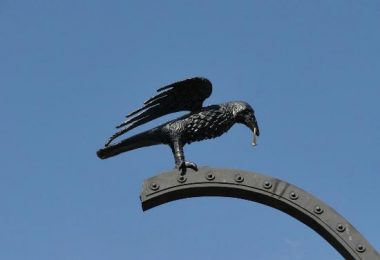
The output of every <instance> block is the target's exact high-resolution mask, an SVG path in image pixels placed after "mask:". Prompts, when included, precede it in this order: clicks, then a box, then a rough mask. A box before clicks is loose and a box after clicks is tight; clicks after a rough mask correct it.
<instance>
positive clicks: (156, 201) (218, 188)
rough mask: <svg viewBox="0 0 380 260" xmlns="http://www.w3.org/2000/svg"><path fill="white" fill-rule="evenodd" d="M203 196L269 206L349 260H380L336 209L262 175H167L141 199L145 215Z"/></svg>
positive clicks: (148, 184)
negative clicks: (147, 212) (183, 200)
mask: <svg viewBox="0 0 380 260" xmlns="http://www.w3.org/2000/svg"><path fill="white" fill-rule="evenodd" d="M199 196H223V197H235V198H241V199H246V200H250V201H254V202H258V203H262V204H265V205H268V206H270V207H273V208H276V209H278V210H281V211H283V212H285V213H287V214H288V215H290V216H292V217H294V218H296V219H297V220H299V221H301V222H303V223H304V224H306V225H307V226H309V227H310V228H312V229H313V230H315V231H316V232H317V233H318V234H319V235H321V236H322V237H323V238H324V239H325V240H326V241H327V242H329V243H330V244H331V245H332V246H333V247H334V248H335V249H336V250H337V251H338V252H339V253H340V254H341V255H342V256H343V257H344V258H345V259H369V260H372V259H373V260H375V259H380V256H379V254H378V252H376V250H375V249H374V248H373V247H372V246H371V245H370V244H369V242H368V241H367V240H366V239H365V238H364V237H363V236H362V235H361V234H360V233H359V232H358V231H357V230H356V229H355V228H354V227H353V226H352V225H351V224H350V223H349V222H348V221H347V220H345V219H344V218H343V217H342V216H340V215H339V214H338V213H337V212H336V211H335V210H334V209H332V208H331V207H329V206H328V205H326V204H325V203H324V202H322V201H320V200H319V199H317V198H315V197H314V196H313V195H311V194H310V193H308V192H306V191H304V190H302V189H300V188H298V187H296V186H294V185H292V184H289V183H287V182H285V181H282V180H279V179H275V178H272V177H269V176H265V175H261V174H258V173H250V172H245V171H240V170H227V169H214V168H209V167H201V168H200V169H199V170H198V171H197V172H195V171H192V170H189V171H188V173H187V174H186V175H180V174H179V172H178V171H171V172H165V173H162V174H160V175H158V176H155V177H152V178H150V179H148V180H146V181H145V182H144V185H143V189H142V192H141V196H140V198H141V203H142V208H143V210H144V211H145V210H148V209H150V208H153V207H156V206H159V205H161V204H164V203H167V202H170V201H173V200H178V199H183V198H191V197H199Z"/></svg>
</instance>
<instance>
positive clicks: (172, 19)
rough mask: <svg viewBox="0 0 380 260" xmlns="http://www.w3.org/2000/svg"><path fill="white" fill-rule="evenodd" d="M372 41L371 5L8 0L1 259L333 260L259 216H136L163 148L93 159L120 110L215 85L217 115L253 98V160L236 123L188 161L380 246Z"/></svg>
mask: <svg viewBox="0 0 380 260" xmlns="http://www.w3.org/2000/svg"><path fill="white" fill-rule="evenodd" d="M379 28H380V2H379V1H353V0H352V1H350V0H346V1H341V0H335V1H292V0H291V1H122V0H120V1H117V0H109V1H98V0H83V1H77V0H75V1H74V0H65V1H58V0H45V1H42V0H34V1H17V0H16V1H14V0H12V1H11V0H0V74H1V76H0V118H1V128H0V136H1V144H2V149H1V151H0V259H4V260H25V259H30V260H32V259H33V260H34V259H36V260H50V259H56V260H82V259H91V260H97V259H115V260H117V259H142V260H145V259H162V260H166V259H183V260H187V259H221V260H224V259H340V258H341V257H340V255H339V254H338V253H337V252H336V251H335V249H333V248H332V247H331V246H330V245H329V244H328V243H327V242H326V241H325V240H323V239H322V238H321V237H320V236H319V235H317V234H316V233H315V232H314V231H313V230H311V229H310V228H308V227H307V226H305V225H303V224H302V223H300V222H298V221H296V220H295V219H293V218H291V217H290V216H288V215H286V214H284V213H282V212H280V211H278V210H275V209H272V208H270V207H267V206H264V205H261V204H257V203H251V202H247V201H244V200H238V199H232V198H194V199H186V200H181V201H175V202H171V203H168V204H165V205H163V206H160V207H157V208H154V209H151V210H149V211H147V212H145V213H144V212H142V210H141V205H140V201H139V194H140V189H141V185H142V183H143V181H144V179H147V178H149V177H151V176H154V175H156V174H159V173H160V172H162V171H166V170H170V169H172V167H173V163H174V162H173V158H172V154H171V152H170V149H169V148H168V147H166V146H155V147H150V148H146V149H140V150H135V151H132V152H129V153H125V154H123V155H120V156H118V157H115V158H112V159H108V160H105V161H102V160H99V159H98V158H97V157H96V155H95V152H96V150H97V149H98V148H100V147H101V146H102V145H103V144H104V142H105V141H106V139H107V138H108V137H109V136H110V135H112V134H113V133H114V131H115V129H114V126H115V125H117V124H118V123H120V122H121V121H123V118H124V116H125V115H126V114H127V113H129V112H131V111H133V110H134V109H136V108H138V107H139V106H141V105H142V102H143V101H144V100H146V99H147V98H148V97H150V96H152V95H154V94H155V90H156V89H157V88H159V87H162V86H164V85H166V84H169V83H172V82H174V81H177V80H182V79H185V78H188V77H193V76H204V77H207V78H208V79H210V80H211V81H212V82H213V86H214V89H213V94H212V96H211V97H210V98H209V99H208V100H207V101H206V103H207V104H214V103H221V102H225V101H230V100H245V101H247V102H249V103H250V104H251V105H252V106H253V107H254V109H255V111H256V116H257V119H258V121H259V124H260V130H261V136H260V138H259V139H258V143H259V144H258V146H257V147H255V148H253V147H252V146H251V144H250V143H251V139H252V134H251V132H250V131H249V130H248V129H247V128H245V127H244V126H234V127H233V128H232V129H231V130H230V131H229V132H228V133H227V134H226V135H224V136H222V137H220V138H218V139H215V140H212V141H204V142H200V143H194V144H192V145H191V146H186V147H185V152H186V156H187V159H189V160H191V161H194V162H196V163H197V164H198V165H199V166H203V165H208V166H211V167H226V168H236V169H241V170H246V171H255V172H260V173H263V174H266V175H270V176H273V177H276V178H279V179H283V180H285V181H287V182H290V183H293V184H295V185H297V186H299V187H301V188H302V189H304V190H306V191H308V192H310V193H312V194H314V195H315V196H316V197H318V198H319V199H321V200H323V201H324V202H326V203H327V204H329V205H330V206H332V207H333V208H335V209H336V210H337V211H338V212H339V213H340V214H341V215H342V216H344V217H345V218H346V219H347V220H348V221H349V222H350V223H351V224H353V225H354V226H355V227H356V228H357V229H358V230H359V232H361V233H362V234H363V235H364V236H365V237H366V238H367V240H369V241H370V243H371V244H372V245H373V246H374V247H375V248H377V249H379V248H380V236H379V234H380V225H379V219H380V204H379V202H378V200H379V196H380V190H379V183H380V176H379V172H380V160H379V155H380V134H379V129H380V117H379V111H380V103H379V97H380V87H379V84H380V73H379V71H380V47H379V46H380V30H379ZM159 122H163V121H162V120H158V121H155V122H153V123H151V124H148V125H146V126H143V127H140V128H138V129H135V130H134V131H132V133H131V134H133V133H137V132H139V131H141V130H144V129H148V128H149V127H151V126H153V125H157V124H158V123H159ZM232 151H233V152H232Z"/></svg>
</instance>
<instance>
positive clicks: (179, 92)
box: [97, 77, 260, 172]
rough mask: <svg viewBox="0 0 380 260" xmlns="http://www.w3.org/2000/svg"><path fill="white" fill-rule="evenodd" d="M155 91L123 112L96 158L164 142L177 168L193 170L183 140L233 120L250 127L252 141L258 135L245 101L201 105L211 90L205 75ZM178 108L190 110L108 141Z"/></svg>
mask: <svg viewBox="0 0 380 260" xmlns="http://www.w3.org/2000/svg"><path fill="white" fill-rule="evenodd" d="M157 92H158V94H157V95H156V96H154V97H152V98H150V99H148V100H147V101H145V102H144V106H143V107H142V108H140V109H138V110H136V111H134V112H132V113H130V114H129V115H127V117H126V120H125V121H124V122H123V123H122V124H120V125H118V126H117V128H120V130H119V131H118V132H116V133H115V134H114V135H112V136H111V137H110V138H109V140H108V141H107V143H106V144H105V147H104V148H102V149H100V150H98V151H97V155H98V157H99V158H101V159H106V158H109V157H112V156H115V155H118V154H120V153H123V152H127V151H130V150H134V149H137V148H141V147H145V146H151V145H157V144H166V145H169V146H170V148H171V149H172V152H173V155H174V160H175V167H176V168H177V169H179V170H181V171H182V172H186V168H192V169H194V170H197V165H196V164H195V163H193V162H188V161H185V155H184V152H183V147H184V146H185V144H190V143H192V142H195V141H201V140H205V139H210V138H215V137H218V136H220V135H222V134H224V133H225V132H227V131H228V130H229V129H230V128H231V127H232V125H234V124H235V123H241V124H244V125H246V126H247V127H249V128H250V129H251V130H252V132H253V141H252V144H253V145H256V136H259V135H260V131H259V127H258V124H257V121H256V118H255V112H254V110H253V109H252V107H251V106H250V105H249V104H248V103H246V102H243V101H236V102H227V103H223V104H219V105H211V106H206V107H203V106H202V104H203V101H204V100H205V99H206V98H208V97H209V96H210V95H211V92H212V85H211V82H210V81H209V80H208V79H206V78H201V77H195V78H190V79H186V80H183V81H179V82H176V83H173V84H170V85H168V86H165V87H162V88H160V89H158V90H157ZM179 111H190V113H189V114H186V115H184V116H182V117H179V118H177V119H174V120H172V121H169V122H166V123H164V124H162V125H160V126H157V127H155V128H153V129H150V130H147V131H145V132H142V133H140V134H136V135H134V136H131V137H129V138H127V139H124V140H122V141H120V142H118V143H115V144H112V141H113V140H114V139H115V138H117V137H119V136H121V135H122V134H124V133H126V132H128V131H129V130H131V129H133V128H135V127H137V126H140V125H142V124H144V123H146V122H149V121H151V120H154V119H156V118H158V117H161V116H164V115H167V114H170V113H174V112H179Z"/></svg>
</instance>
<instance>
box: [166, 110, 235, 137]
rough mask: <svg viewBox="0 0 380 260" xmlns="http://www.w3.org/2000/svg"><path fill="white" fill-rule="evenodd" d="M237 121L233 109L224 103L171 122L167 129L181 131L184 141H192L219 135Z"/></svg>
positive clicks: (175, 131)
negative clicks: (230, 109)
mask: <svg viewBox="0 0 380 260" xmlns="http://www.w3.org/2000/svg"><path fill="white" fill-rule="evenodd" d="M234 123H235V120H234V118H233V115H232V113H231V111H229V110H228V109H227V107H225V106H223V105H214V106H209V107H206V108H204V109H202V111H200V112H198V113H195V114H190V115H189V116H187V117H186V118H184V119H181V120H176V121H173V122H170V123H169V124H167V125H166V126H165V128H166V131H168V132H171V133H173V132H174V133H178V132H180V133H181V138H180V139H181V141H182V142H183V143H188V144H190V143H192V142H195V141H201V140H205V139H211V138H215V137H218V136H220V135H222V134H224V133H225V132H227V131H228V130H229V129H230V128H231V127H232V125H233V124H234Z"/></svg>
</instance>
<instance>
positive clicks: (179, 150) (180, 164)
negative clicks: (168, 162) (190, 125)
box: [170, 140, 198, 175]
mask: <svg viewBox="0 0 380 260" xmlns="http://www.w3.org/2000/svg"><path fill="white" fill-rule="evenodd" d="M170 147H171V148H172V152H173V155H174V160H175V168H176V169H178V170H180V171H181V174H182V175H183V174H185V173H186V169H187V168H191V169H193V170H194V171H198V166H197V165H196V164H195V163H193V162H188V161H185V155H184V153H183V145H182V143H181V142H180V141H179V140H174V142H173V144H172V145H171V146H170Z"/></svg>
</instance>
